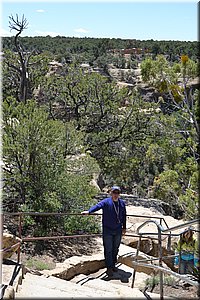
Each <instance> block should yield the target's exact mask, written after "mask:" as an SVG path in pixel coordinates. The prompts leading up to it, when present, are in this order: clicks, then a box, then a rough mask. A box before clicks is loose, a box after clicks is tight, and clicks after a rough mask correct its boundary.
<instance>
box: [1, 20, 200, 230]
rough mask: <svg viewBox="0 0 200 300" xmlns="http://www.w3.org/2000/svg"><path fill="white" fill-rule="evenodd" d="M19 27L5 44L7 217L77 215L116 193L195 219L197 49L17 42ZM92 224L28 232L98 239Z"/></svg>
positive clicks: (22, 24) (59, 40) (74, 222)
mask: <svg viewBox="0 0 200 300" xmlns="http://www.w3.org/2000/svg"><path fill="white" fill-rule="evenodd" d="M11 24H12V23H11ZM25 28H26V19H22V21H18V23H17V24H14V23H13V30H15V32H16V35H15V36H13V37H11V38H3V40H2V51H3V55H2V75H3V82H2V97H3V101H2V111H3V123H2V125H3V155H2V156H3V157H2V159H3V210H4V211H11V212H12V211H38V212H39V211H46V212H47V211H48V212H62V211H68V212H80V211H81V210H83V209H87V208H88V207H89V206H90V205H91V204H92V203H94V202H95V200H94V197H95V195H97V193H98V191H99V189H101V190H102V189H104V188H109V187H110V186H111V185H113V184H118V185H120V186H121V187H122V192H124V193H130V194H134V195H137V196H138V197H145V198H157V199H160V200H162V201H165V202H167V203H169V204H170V203H173V204H176V205H177V206H180V207H181V208H182V209H183V210H184V211H185V216H184V217H185V218H187V219H190V218H195V217H196V216H197V214H198V193H197V189H198V163H199V153H198V137H199V117H198V116H199V113H198V112H199V107H198V96H199V90H198V83H195V81H194V80H195V78H197V75H198V68H197V43H196V42H178V41H177V42H176V41H170V42H168V41H161V42H158V41H153V40H149V41H137V40H121V39H89V38H84V39H78V38H65V37H55V38H51V37H49V36H47V37H32V38H31V37H24V38H22V37H20V34H21V32H22V31H24V30H25ZM122 49H125V50H126V49H129V51H124V50H122ZM130 49H132V50H130ZM113 69H114V70H115V71H118V72H120V76H118V78H115V77H113V75H112V72H111V70H113ZM124 70H126V73H125V71H124ZM136 70H137V72H139V73H138V74H140V75H137V74H136V73H135V71H136ZM122 75H123V76H122ZM138 78H139V80H138ZM136 79H137V80H136ZM119 81H120V82H123V83H126V85H124V86H120V85H119ZM147 91H150V92H151V97H146V96H145V97H144V92H145V93H146V92H147ZM94 180H95V182H97V184H98V186H97V185H94V184H91V182H94ZM89 218H90V217H89ZM89 218H88V219H87V221H86V219H85V218H78V217H76V218H73V217H72V216H71V217H68V218H65V219H64V220H60V221H59V222H57V221H55V220H54V219H52V220H48V222H47V221H44V220H43V221H41V220H39V219H38V220H37V222H39V223H40V222H41V227H40V226H37V228H34V230H35V231H37V234H38V233H41V232H44V230H46V231H48V230H49V228H51V229H52V228H54V230H56V228H57V229H58V228H61V223H62V228H63V230H66V229H67V232H70V231H71V232H74V231H75V230H79V229H80V228H81V229H83V228H84V230H88V231H93V232H94V231H95V230H98V228H96V224H93V223H92V219H91V220H90V219H89ZM88 220H90V222H88ZM25 221H26V224H27V226H30V225H31V226H32V225H34V224H35V222H36V221H35V220H34V219H31V218H26V220H25ZM44 222H45V223H44Z"/></svg>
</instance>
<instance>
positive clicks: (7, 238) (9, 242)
mask: <svg viewBox="0 0 200 300" xmlns="http://www.w3.org/2000/svg"><path fill="white" fill-rule="evenodd" d="M21 241H22V240H21V239H20V238H19V237H17V236H15V235H13V234H10V233H7V232H3V245H2V248H3V250H4V252H3V259H7V258H10V257H11V256H12V255H13V253H14V252H16V251H17V250H18V249H19V247H20V243H21ZM17 243H18V244H17ZM12 246H14V247H12ZM10 247H12V248H11V249H10ZM5 250H6V251H5Z"/></svg>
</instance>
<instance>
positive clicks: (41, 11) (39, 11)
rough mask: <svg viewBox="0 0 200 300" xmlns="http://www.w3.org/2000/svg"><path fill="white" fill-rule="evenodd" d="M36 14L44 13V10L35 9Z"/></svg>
mask: <svg viewBox="0 0 200 300" xmlns="http://www.w3.org/2000/svg"><path fill="white" fill-rule="evenodd" d="M36 12H38V13H43V12H45V10H44V9H37V10H36Z"/></svg>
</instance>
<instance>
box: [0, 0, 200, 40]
mask: <svg viewBox="0 0 200 300" xmlns="http://www.w3.org/2000/svg"><path fill="white" fill-rule="evenodd" d="M197 11H198V1H176V2H175V1H168V2H164V1H154V2H153V1H67V0H63V1H51V0H49V1H28V0H27V1H17V0H12V1H11V0H10V1H9V0H3V1H2V2H1V14H2V16H1V20H2V22H1V32H0V33H1V34H0V36H8V35H15V33H16V32H15V31H11V32H10V28H9V16H10V15H13V16H16V14H18V16H19V18H21V17H22V15H23V14H24V16H25V18H26V19H27V21H28V28H27V29H26V30H25V31H24V34H23V35H24V36H36V35H38V36H46V35H50V36H57V35H61V36H68V37H72V36H74V37H96V38H122V39H129V38H130V39H139V40H147V39H153V40H180V41H196V40H198V30H197V25H198V21H197V20H198V13H197ZM23 35H22V36H23Z"/></svg>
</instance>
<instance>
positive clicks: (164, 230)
mask: <svg viewBox="0 0 200 300" xmlns="http://www.w3.org/2000/svg"><path fill="white" fill-rule="evenodd" d="M25 215H29V216H70V215H76V216H78V215H81V216H83V215H82V214H81V213H49V212H17V213H3V217H4V216H18V218H19V219H18V233H19V238H20V239H21V242H18V243H17V244H18V245H19V248H18V256H17V261H18V262H20V252H21V244H22V243H23V242H30V241H37V240H60V239H68V238H79V237H96V236H101V235H102V234H76V235H60V236H59V235H58V236H37V237H22V224H23V217H24V216H25ZM91 215H96V216H102V213H92V214H90V216H91ZM86 216H87V215H86ZM127 217H136V218H137V217H138V218H141V217H142V218H147V219H148V220H147V221H145V222H144V223H142V224H141V225H140V226H139V227H138V228H137V230H136V232H137V234H125V236H132V237H133V236H134V237H138V244H137V251H136V258H135V260H134V261H133V266H134V265H135V266H137V265H141V266H145V267H149V268H153V269H156V268H157V269H158V270H159V274H160V299H161V300H162V299H163V273H165V272H166V273H171V274H172V275H174V276H177V277H181V278H184V280H185V281H187V282H189V283H191V282H192V281H191V280H190V279H189V278H188V277H187V276H184V275H180V274H178V273H176V272H173V271H170V270H168V269H166V268H163V266H162V261H163V258H164V257H163V256H162V235H164V236H165V235H166V236H168V240H169V247H170V246H171V244H170V242H171V236H179V235H180V233H179V234H172V233H171V232H172V231H174V230H177V229H181V228H183V227H186V226H188V225H191V224H197V223H199V219H196V220H192V221H189V222H186V223H183V224H180V225H176V226H174V227H171V228H169V226H168V224H167V223H166V220H165V219H164V218H163V217H156V216H146V215H135V214H127ZM151 219H154V220H151ZM155 219H158V220H159V223H158V222H157V221H155ZM149 223H154V224H155V225H156V227H157V233H155V232H149V233H148V232H145V233H144V232H140V230H141V228H143V227H144V226H145V225H147V224H149ZM162 223H164V225H165V226H166V228H164V227H163V225H162ZM168 232H169V233H168ZM149 235H151V237H149ZM152 235H156V236H157V238H152ZM144 236H148V237H149V238H151V239H157V240H158V249H159V255H158V258H155V260H157V259H158V260H159V266H156V265H151V264H145V263H144V261H146V262H147V261H148V259H144V260H137V256H138V254H139V250H140V244H141V240H142V237H144ZM17 244H15V245H12V246H10V247H8V248H4V249H2V250H1V252H5V251H9V250H11V249H12V248H14V246H16V245H17ZM167 257H169V256H167ZM170 257H174V255H171V256H170ZM152 260H153V259H151V261H152ZM179 261H180V260H179ZM135 274H136V270H135V269H134V268H133V277H132V284H131V287H132V288H133V287H134V280H135ZM193 284H194V283H193Z"/></svg>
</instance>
